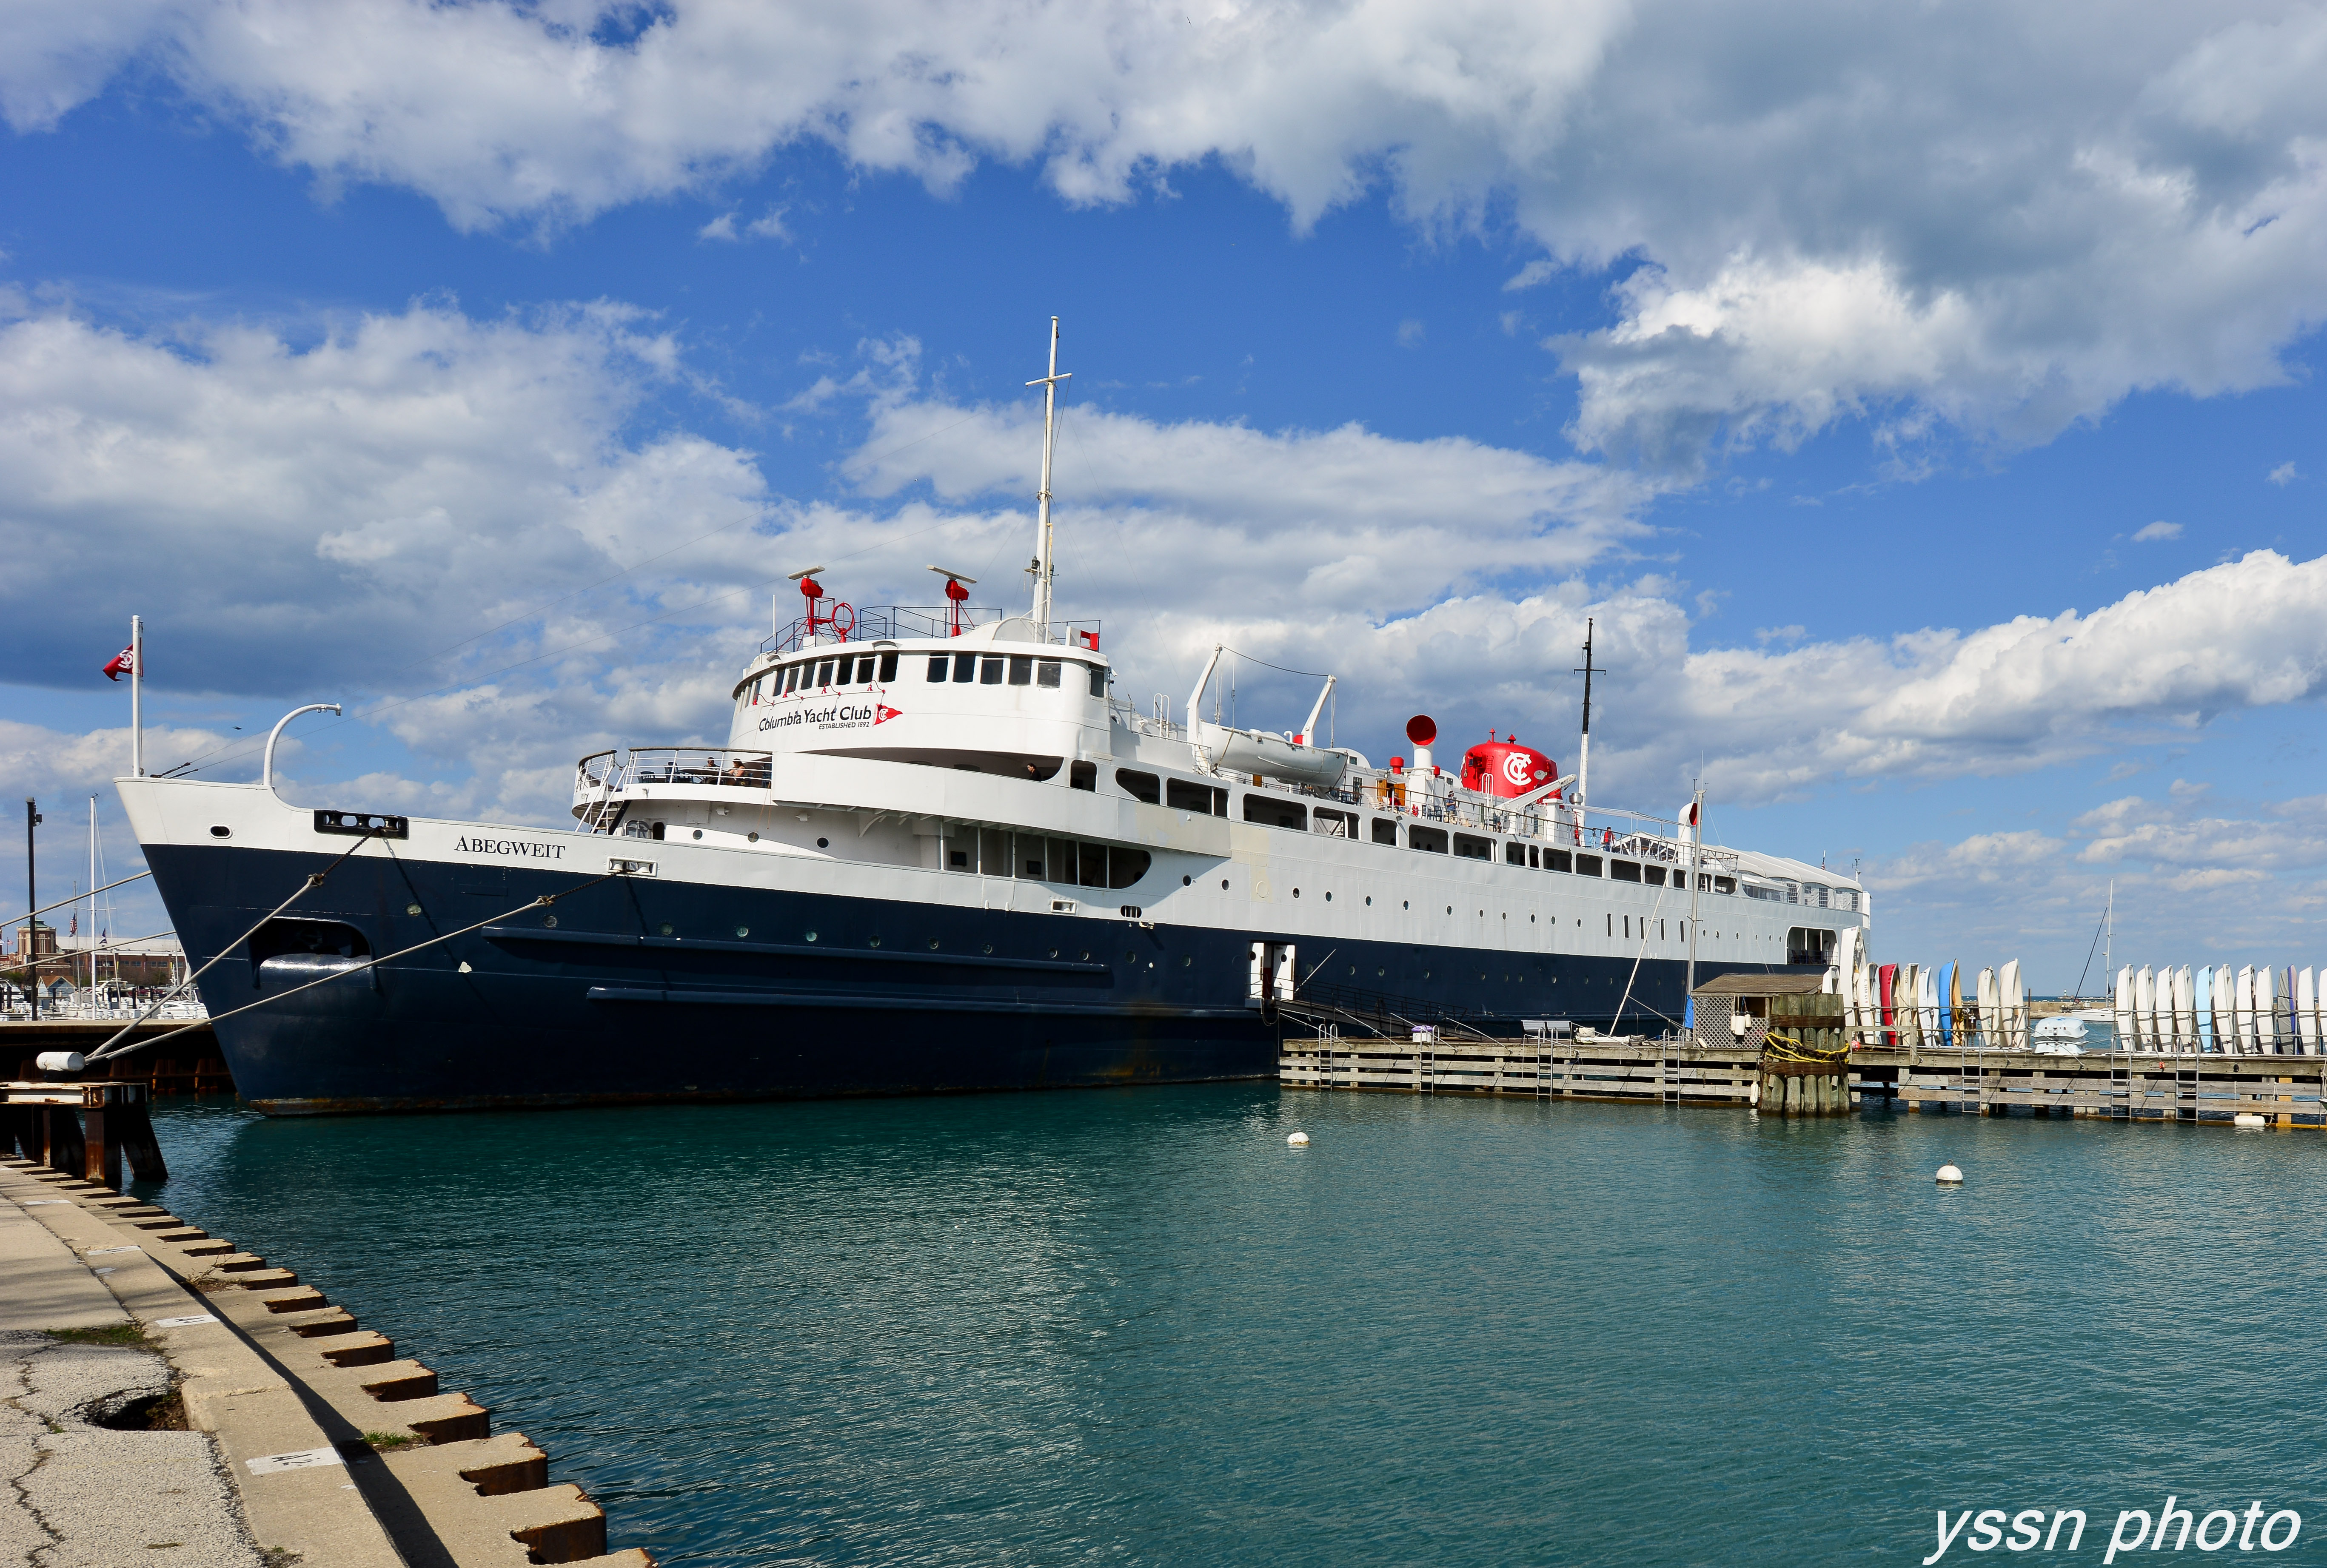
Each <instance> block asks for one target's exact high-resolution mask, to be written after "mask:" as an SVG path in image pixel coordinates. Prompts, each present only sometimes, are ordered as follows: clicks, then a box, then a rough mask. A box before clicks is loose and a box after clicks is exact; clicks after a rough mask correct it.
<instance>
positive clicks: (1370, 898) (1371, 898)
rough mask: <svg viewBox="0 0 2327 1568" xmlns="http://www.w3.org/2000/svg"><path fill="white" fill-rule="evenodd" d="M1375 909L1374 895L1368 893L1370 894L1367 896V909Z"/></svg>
mask: <svg viewBox="0 0 2327 1568" xmlns="http://www.w3.org/2000/svg"><path fill="white" fill-rule="evenodd" d="M1373 907H1374V895H1373V894H1371V893H1368V894H1367V895H1366V908H1368V909H1372V908H1373Z"/></svg>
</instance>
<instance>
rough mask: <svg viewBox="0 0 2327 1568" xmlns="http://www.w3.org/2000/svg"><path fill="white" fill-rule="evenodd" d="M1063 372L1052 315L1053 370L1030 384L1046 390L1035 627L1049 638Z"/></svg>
mask: <svg viewBox="0 0 2327 1568" xmlns="http://www.w3.org/2000/svg"><path fill="white" fill-rule="evenodd" d="M1073 374H1074V372H1073V371H1071V370H1070V371H1068V372H1067V374H1066V375H1065V376H1061V375H1060V374H1059V318H1058V317H1056V316H1052V317H1051V373H1050V374H1049V375H1047V376H1041V377H1037V378H1035V379H1033V380H1032V381H1029V382H1027V383H1026V385H1027V386H1029V387H1041V388H1042V489H1041V490H1039V491H1037V492H1036V519H1035V540H1034V565H1033V574H1034V617H1033V619H1034V627H1035V633H1036V635H1037V636H1039V637H1042V639H1045V640H1046V641H1047V640H1048V639H1049V638H1050V635H1051V573H1052V572H1053V570H1055V568H1053V567H1052V566H1051V449H1052V447H1053V446H1054V444H1055V443H1056V442H1057V438H1058V434H1059V421H1058V414H1059V383H1060V382H1061V381H1064V380H1066V379H1068V378H1070V377H1071V376H1073Z"/></svg>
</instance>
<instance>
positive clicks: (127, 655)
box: [105, 647, 137, 680]
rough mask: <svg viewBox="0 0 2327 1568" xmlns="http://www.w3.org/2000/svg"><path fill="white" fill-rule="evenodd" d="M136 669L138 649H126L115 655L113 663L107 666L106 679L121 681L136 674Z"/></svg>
mask: <svg viewBox="0 0 2327 1568" xmlns="http://www.w3.org/2000/svg"><path fill="white" fill-rule="evenodd" d="M136 667H137V649H136V648H134V647H132V648H125V649H122V650H121V651H120V652H119V653H117V654H115V655H114V656H113V658H112V659H111V661H110V662H108V663H107V665H106V667H105V678H106V679H107V680H119V679H120V678H121V677H123V676H125V675H132V674H135V673H136Z"/></svg>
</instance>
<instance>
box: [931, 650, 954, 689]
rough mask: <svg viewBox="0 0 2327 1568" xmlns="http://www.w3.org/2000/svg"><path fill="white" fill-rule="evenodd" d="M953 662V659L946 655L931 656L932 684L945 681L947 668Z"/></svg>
mask: <svg viewBox="0 0 2327 1568" xmlns="http://www.w3.org/2000/svg"><path fill="white" fill-rule="evenodd" d="M952 662H953V659H952V658H950V657H949V656H948V655H946V654H942V653H939V654H932V655H930V681H931V683H932V684H934V683H936V682H938V681H941V680H943V679H945V677H946V667H947V666H948V665H949V664H951V663H952Z"/></svg>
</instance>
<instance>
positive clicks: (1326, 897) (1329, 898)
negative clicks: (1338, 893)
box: [1325, 892, 1333, 904]
mask: <svg viewBox="0 0 2327 1568" xmlns="http://www.w3.org/2000/svg"><path fill="white" fill-rule="evenodd" d="M1325 901H1326V902H1327V903H1329V904H1330V903H1332V901H1333V895H1332V893H1330V892H1328V893H1327V894H1326V895H1325Z"/></svg>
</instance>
